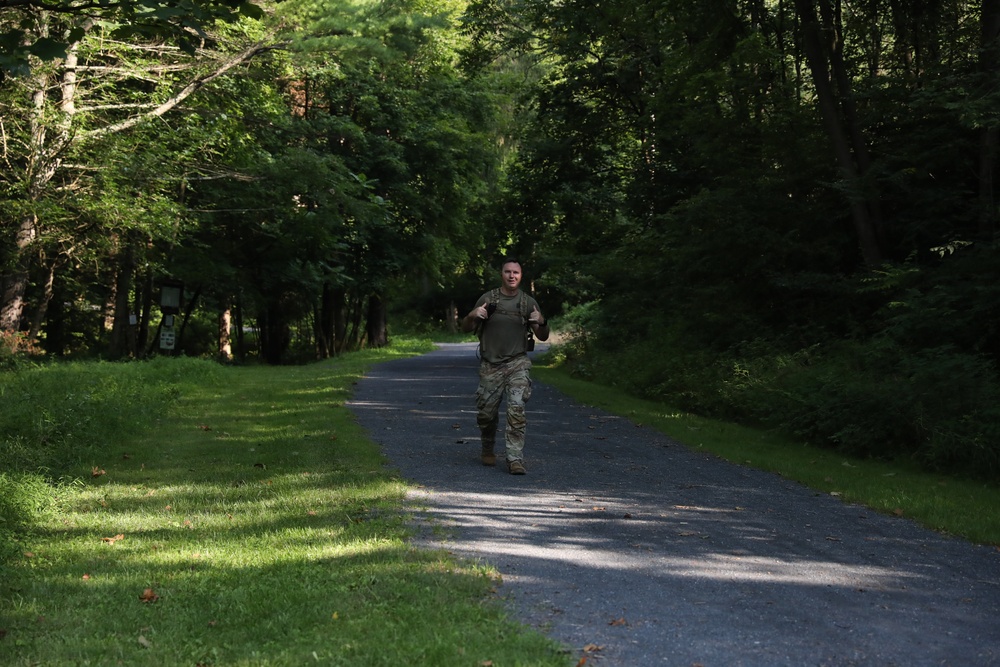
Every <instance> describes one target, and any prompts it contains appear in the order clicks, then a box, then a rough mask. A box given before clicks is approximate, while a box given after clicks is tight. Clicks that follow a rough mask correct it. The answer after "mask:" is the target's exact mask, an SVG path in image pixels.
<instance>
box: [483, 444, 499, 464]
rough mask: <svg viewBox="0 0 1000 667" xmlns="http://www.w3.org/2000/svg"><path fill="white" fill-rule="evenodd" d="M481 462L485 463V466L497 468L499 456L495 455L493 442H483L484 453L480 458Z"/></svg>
mask: <svg viewBox="0 0 1000 667" xmlns="http://www.w3.org/2000/svg"><path fill="white" fill-rule="evenodd" d="M479 460H480V461H482V462H483V465H484V466H495V465H496V464H497V455H496V454H494V453H493V443H492V442H490V441H486V440H483V452H482V454H481V455H480V456H479Z"/></svg>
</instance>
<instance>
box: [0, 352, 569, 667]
mask: <svg viewBox="0 0 1000 667" xmlns="http://www.w3.org/2000/svg"><path fill="white" fill-rule="evenodd" d="M422 349H426V346H424V347H421V346H419V345H416V346H411V347H409V348H406V347H404V348H403V349H402V350H400V349H398V348H397V349H396V350H395V351H384V352H378V353H375V352H371V353H369V352H366V353H359V354H352V355H346V356H345V357H343V358H342V359H338V360H333V361H330V362H326V363H320V364H315V365H310V366H299V367H280V368H272V367H245V368H220V367H218V366H215V365H212V364H210V363H209V362H204V365H200V364H199V363H194V364H192V363H191V361H190V360H188V361H187V362H185V363H186V366H187V367H188V368H190V369H193V370H191V371H188V372H186V375H184V377H183V378H182V382H181V383H180V385H179V386H181V385H182V386H183V391H182V395H181V396H180V398H179V399H177V400H176V401H175V402H174V403H173V405H172V406H171V407H170V409H169V410H168V411H167V412H166V414H163V415H162V416H160V417H158V418H156V419H155V422H154V423H150V424H146V425H142V424H139V423H133V424H132V428H131V429H129V428H125V429H123V433H122V434H121V435H120V437H117V438H115V439H113V440H109V441H107V442H102V443H99V444H98V445H96V446H94V447H92V448H90V449H89V450H88V452H89V454H88V457H89V458H88V460H86V461H83V462H82V464H81V465H80V467H79V469H77V470H75V471H74V473H73V475H71V478H70V480H71V481H66V480H64V482H63V484H62V485H61V486H60V490H59V498H58V506H57V508H56V510H55V511H53V512H51V513H50V516H49V518H48V519H47V520H46V521H45V522H44V523H43V524H42V525H40V526H37V527H36V528H35V529H33V530H32V531H31V532H30V533H29V534H28V536H27V537H26V538H25V539H24V540H23V541H22V545H23V551H22V552H21V553H19V554H17V555H16V556H15V558H13V560H12V561H11V562H8V563H7V564H6V567H5V568H4V570H3V571H2V572H0V586H2V588H0V593H2V594H0V636H2V639H0V664H2V665H5V666H11V667H13V666H16V665H25V666H27V665H129V666H134V665H157V666H163V665H186V666H190V667H195V666H197V665H289V666H295V667H300V666H302V665H308V664H321V665H351V666H352V667H354V666H358V665H404V664H407V665H468V666H479V667H487V666H490V665H494V666H497V667H499V666H503V665H541V666H544V665H553V666H556V665H560V666H564V665H571V664H575V663H576V658H574V657H572V656H571V655H570V654H569V652H568V651H565V650H562V649H560V647H558V646H557V645H555V644H554V643H553V642H552V641H550V640H549V639H547V638H546V637H544V636H543V635H541V634H540V633H538V632H535V631H534V630H531V629H529V628H526V627H523V626H521V625H519V624H517V623H515V622H514V621H513V620H512V619H510V618H508V617H507V616H506V614H505V612H504V611H503V606H502V604H501V603H500V602H499V601H498V600H496V599H495V596H494V595H493V591H494V588H495V586H496V584H497V574H496V572H494V571H492V570H491V569H489V568H487V567H479V566H476V565H475V564H469V563H459V562H456V561H455V560H454V559H452V558H451V557H450V556H449V555H448V554H446V553H441V552H427V551H418V550H415V549H413V548H411V547H410V546H409V544H408V542H407V538H408V535H409V531H408V529H407V526H406V525H405V523H404V519H403V516H402V512H401V500H402V498H403V496H404V493H405V490H406V489H405V486H404V484H403V483H402V482H401V481H400V480H399V479H397V478H395V477H394V476H393V475H392V474H391V473H390V472H388V471H387V470H386V469H385V468H384V465H383V464H384V461H383V458H382V457H381V455H380V454H379V453H378V451H377V449H376V447H375V446H374V445H373V444H372V443H371V442H370V441H369V440H367V438H366V437H365V436H364V433H363V432H362V430H361V429H360V427H359V426H357V425H356V424H355V422H354V420H353V419H352V417H351V415H350V413H349V411H348V410H347V409H346V408H345V407H344V401H345V399H347V398H348V396H349V394H350V390H351V384H352V383H353V382H354V381H356V379H357V378H358V377H360V375H361V374H362V373H363V371H364V369H365V368H366V367H367V366H368V365H369V364H371V363H373V362H375V361H378V360H381V359H385V358H387V357H388V356H390V355H392V354H412V353H417V352H419V351H421V350H422ZM123 368H124V366H123ZM199 369H201V370H203V371H204V375H203V376H201V375H200V372H199ZM72 480H75V481H72Z"/></svg>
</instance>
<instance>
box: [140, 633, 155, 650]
mask: <svg viewBox="0 0 1000 667" xmlns="http://www.w3.org/2000/svg"><path fill="white" fill-rule="evenodd" d="M138 641H139V646H141V647H143V648H153V642H151V641H149V640H148V639H146V638H145V637H143V636H142V635H139V639H138Z"/></svg>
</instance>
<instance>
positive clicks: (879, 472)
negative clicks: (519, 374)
mask: <svg viewBox="0 0 1000 667" xmlns="http://www.w3.org/2000/svg"><path fill="white" fill-rule="evenodd" d="M533 374H534V375H535V377H536V378H537V379H538V380H540V381H542V382H546V383H548V384H551V385H552V386H554V387H557V388H558V389H560V390H561V391H563V392H564V393H566V394H568V395H570V396H572V397H573V398H575V399H577V400H578V401H580V402H582V403H586V404H588V405H592V406H595V407H599V408H602V409H604V410H607V411H608V412H611V413H614V414H617V415H620V416H623V417H628V418H629V419H631V420H633V421H635V422H637V423H639V424H643V425H646V426H649V427H652V428H655V429H657V430H658V431H660V432H661V433H664V434H666V435H668V436H670V437H672V438H674V439H676V440H678V441H680V442H682V443H684V444H686V445H688V446H689V447H692V448H695V449H698V450H702V451H706V452H709V453H712V454H714V455H716V456H719V457H721V458H723V459H726V460H728V461H732V462H734V463H738V464H741V465H748V466H752V467H755V468H760V469H763V470H768V471H771V472H775V473H778V474H779V475H782V476H784V477H786V478H788V479H792V480H796V481H799V482H802V483H803V484H805V485H807V486H809V487H811V488H813V489H815V490H816V491H817V492H821V493H831V494H835V495H837V496H839V497H840V498H842V499H843V500H844V501H845V502H850V503H858V504H862V505H867V506H868V507H871V508H873V509H875V510H878V511H880V512H884V513H887V514H893V515H896V516H903V517H908V518H910V519H913V520H915V521H917V522H919V523H922V524H924V525H925V526H927V527H929V528H932V529H934V530H937V531H940V532H944V533H948V534H952V535H956V536H960V537H964V538H966V539H969V540H971V541H974V542H979V543H983V544H993V545H1000V488H997V486H996V485H992V484H986V483H983V482H977V481H972V480H968V479H962V478H957V477H948V476H942V475H934V474H931V473H927V472H923V471H920V470H918V469H917V468H916V467H913V466H906V465H903V464H899V463H888V462H883V461H874V460H864V459H853V458H847V457H845V456H843V455H840V454H837V453H835V452H832V451H830V450H827V449H822V448H819V447H814V446H810V445H808V444H804V443H801V442H796V441H793V440H790V439H788V438H786V437H783V436H780V435H777V434H775V433H774V432H772V431H769V430H764V429H755V428H750V427H746V426H740V425H737V424H731V423H725V422H719V421H714V420H711V419H704V418H701V417H698V416H696V415H691V414H687V413H684V412H682V411H679V410H674V409H671V408H669V407H667V406H665V405H663V404H660V403H655V402H651V401H645V400H641V399H637V398H634V397H631V396H628V395H626V394H624V393H622V392H621V391H619V390H617V389H614V388H612V387H607V386H603V385H598V384H595V383H591V382H586V381H582V380H578V379H575V378H572V377H570V376H569V375H568V374H567V373H565V372H563V371H562V370H560V369H559V368H558V367H557V366H554V365H553V366H546V365H545V360H544V359H542V360H539V363H537V364H536V365H535V367H534V369H533Z"/></svg>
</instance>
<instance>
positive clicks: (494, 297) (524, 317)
mask: <svg viewBox="0 0 1000 667" xmlns="http://www.w3.org/2000/svg"><path fill="white" fill-rule="evenodd" d="M519 291H520V292H521V298H520V299H518V301H517V311H518V313H519V314H520V315H521V324H523V325H524V338H525V342H524V348H525V350H526V351H527V352H532V351H534V349H535V333H534V332H533V331H532V330H531V325H530V324H528V295H527V294H525V292H524V290H519ZM486 303H487V309H488V310H489V311H490V314H492V313H493V311H494V310H495V309H496V307H497V304H499V303H500V288H499V287H494V288H493V289H492V290H490V298H489V299H488V300H487V301H486ZM489 306H493V307H492V308H489ZM484 324H485V323H484ZM482 346H483V343H482V338H480V341H479V350H477V356H482V355H481V354H480V353H481V351H482Z"/></svg>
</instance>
